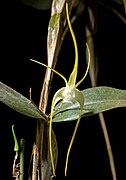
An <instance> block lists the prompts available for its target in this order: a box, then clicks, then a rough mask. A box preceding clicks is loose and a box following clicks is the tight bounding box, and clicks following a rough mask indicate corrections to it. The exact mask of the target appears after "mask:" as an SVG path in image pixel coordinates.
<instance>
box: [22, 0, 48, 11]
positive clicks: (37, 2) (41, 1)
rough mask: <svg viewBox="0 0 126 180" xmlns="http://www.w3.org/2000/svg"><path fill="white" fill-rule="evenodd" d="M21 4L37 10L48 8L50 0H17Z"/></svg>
mask: <svg viewBox="0 0 126 180" xmlns="http://www.w3.org/2000/svg"><path fill="white" fill-rule="evenodd" d="M19 1H21V2H22V3H23V4H25V5H27V6H30V7H33V8H35V9H39V10H46V9H50V7H51V0H19Z"/></svg>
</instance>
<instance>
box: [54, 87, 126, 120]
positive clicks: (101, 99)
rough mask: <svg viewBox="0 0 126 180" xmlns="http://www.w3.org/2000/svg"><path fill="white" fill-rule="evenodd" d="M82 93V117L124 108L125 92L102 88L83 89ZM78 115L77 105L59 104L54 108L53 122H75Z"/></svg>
mask: <svg viewBox="0 0 126 180" xmlns="http://www.w3.org/2000/svg"><path fill="white" fill-rule="evenodd" d="M82 93H83V94H84V109H83V112H82V117H83V116H91V115H94V114H98V113H100V112H104V111H107V110H111V109H113V108H119V107H126V90H120V89H115V88H112V87H104V86H102V87H94V88H89V89H85V90H83V91H82ZM79 113H80V108H79V104H78V103H74V104H71V103H63V104H62V102H60V103H58V104H57V106H56V108H55V113H54V115H53V122H61V121H72V120H76V119H77V118H78V116H79Z"/></svg>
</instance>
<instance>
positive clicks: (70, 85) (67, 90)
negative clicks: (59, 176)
mask: <svg viewBox="0 0 126 180" xmlns="http://www.w3.org/2000/svg"><path fill="white" fill-rule="evenodd" d="M66 16H67V22H68V26H69V29H70V32H71V36H72V39H73V43H74V48H75V64H74V68H73V71H72V73H71V74H70V77H69V81H67V80H66V78H65V77H64V76H63V75H62V74H60V73H59V72H57V71H56V70H54V69H52V68H51V67H49V66H48V65H45V64H43V63H41V62H38V61H36V60H33V59H31V61H34V62H36V63H38V64H41V65H43V66H45V67H47V68H49V69H51V70H52V71H53V72H54V73H56V74H58V75H59V76H60V77H61V78H62V79H63V80H64V81H65V85H66V86H65V87H62V88H61V89H59V90H58V91H57V92H56V93H55V94H54V96H53V99H52V105H51V113H50V121H49V123H50V124H49V141H50V142H49V146H50V159H51V163H52V171H53V175H54V176H55V165H54V158H53V150H52V142H51V139H52V135H51V134H52V121H53V112H54V108H55V105H56V104H57V103H58V102H59V101H60V100H62V102H63V103H66V102H69V103H70V102H71V103H72V104H74V103H77V102H78V104H79V105H80V114H79V118H78V120H77V123H76V126H75V129H74V132H73V135H72V138H71V142H70V145H69V148H68V151H67V157H66V165H65V176H66V173H67V165H68V158H69V153H70V150H71V147H72V144H73V140H74V138H75V135H76V131H77V128H78V125H79V122H80V119H81V113H82V110H83V106H84V95H83V93H82V92H81V91H80V90H78V89H77V87H78V86H79V85H80V84H81V82H82V81H83V80H84V79H85V77H86V76H87V73H88V71H89V67H90V50H89V47H88V44H87V43H86V47H87V52H88V65H87V69H86V72H85V75H84V76H83V78H82V79H81V80H80V81H79V82H78V83H77V84H76V77H77V71H78V48H77V43H76V38H75V35H74V32H73V29H72V26H71V23H70V19H69V13H68V3H66Z"/></svg>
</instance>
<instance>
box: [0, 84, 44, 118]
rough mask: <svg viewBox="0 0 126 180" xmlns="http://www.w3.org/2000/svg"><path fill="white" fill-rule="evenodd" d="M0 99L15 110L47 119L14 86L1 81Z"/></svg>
mask: <svg viewBox="0 0 126 180" xmlns="http://www.w3.org/2000/svg"><path fill="white" fill-rule="evenodd" d="M0 101H1V102H2V103H4V104H6V105H7V106H9V107H10V108H12V109H14V110H15V111H17V112H19V113H22V114H24V115H26V116H30V117H33V118H39V119H45V118H44V115H42V113H41V112H40V111H39V109H38V108H37V106H35V105H34V104H33V103H32V102H31V101H30V100H28V99H27V98H26V97H24V96H23V95H21V94H20V93H18V92H16V91H15V90H13V89H12V88H10V87H8V86H7V85H5V84H3V83H2V82H0Z"/></svg>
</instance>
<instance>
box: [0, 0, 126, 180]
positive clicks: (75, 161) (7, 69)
mask: <svg viewBox="0 0 126 180" xmlns="http://www.w3.org/2000/svg"><path fill="white" fill-rule="evenodd" d="M97 13H98V19H97V33H96V36H95V41H96V47H97V54H98V64H99V70H98V86H101V85H102V86H110V87H115V88H119V89H125V88H126V79H125V77H126V76H125V61H126V53H125V52H126V45H125V42H126V27H125V25H124V24H123V22H122V21H121V20H120V19H119V18H118V17H117V16H116V15H114V14H113V13H112V12H111V11H110V10H107V9H105V8H103V7H101V6H100V5H99V6H98V9H97ZM49 19H50V10H43V11H40V10H35V9H32V8H30V7H27V6H24V5H23V4H21V3H20V2H18V1H14V0H13V1H8V2H7V1H6V2H5V4H4V3H3V4H2V5H1V22H0V24H1V26H0V27H1V28H0V31H1V33H0V35H1V38H0V39H1V41H0V44H1V46H0V47H1V48H0V49H1V50H0V52H1V53H0V80H1V81H2V82H3V83H5V84H7V85H8V86H10V87H12V88H13V89H15V90H16V91H18V92H20V93H21V94H23V95H24V96H26V97H27V98H29V88H30V87H32V100H33V101H34V102H35V103H36V105H38V104H39V96H40V91H41V86H42V82H43V78H44V73H45V68H44V67H41V66H39V65H37V64H34V63H33V62H31V61H30V58H36V59H37V60H42V61H43V62H44V63H46V62H47V61H46V59H47V51H46V38H47V30H48V22H49ZM83 21H84V15H82V16H80V17H79V18H78V20H77V21H76V22H75V24H74V25H73V28H74V31H75V34H76V38H77V42H78V46H79V64H80V65H79V77H82V75H83V72H84V71H85V69H86V68H85V67H86V65H85V58H84V54H83V53H84V49H83V48H84V23H83ZM73 58H74V50H73V49H72V40H71V37H70V36H69V33H68V34H67V35H66V38H65V40H64V43H63V46H62V49H61V52H60V55H59V59H58V63H57V66H56V69H57V70H58V71H59V72H61V73H62V74H63V75H64V76H65V77H67V78H68V77H69V74H70V72H71V70H72V65H71V63H72V62H73ZM82 67H84V68H83V69H82ZM57 82H58V83H57ZM63 83H64V82H63V81H62V80H61V79H60V78H59V77H57V76H56V75H54V80H53V84H52V91H51V94H50V100H49V107H50V102H51V97H52V95H53V94H54V92H55V91H56V90H58V88H60V87H62V86H63V85H64V84H63ZM88 87H91V84H90V79H89V77H87V78H86V80H85V81H84V82H83V83H82V85H81V86H80V89H85V88H88ZM48 111H49V109H48ZM125 112H126V109H125V108H119V109H113V110H111V111H108V112H105V113H104V116H105V120H106V125H107V128H108V133H109V136H110V141H111V145H112V149H113V155H114V159H115V166H116V171H117V179H118V180H126V171H125V169H126V153H125V152H126V142H125V137H126V130H125V127H126V126H125V120H126V113H125ZM75 123H76V122H62V123H54V124H53V128H54V132H55V134H56V137H57V142H58V147H59V159H58V164H57V170H56V174H57V177H56V178H55V179H58V180H59V179H73V178H77V179H87V180H91V179H97V180H101V179H102V180H112V176H111V170H110V166H109V160H108V155H107V150H106V146H105V141H104V137H103V133H102V129H101V126H100V122H99V119H98V116H97V115H95V116H92V117H86V118H84V119H82V120H81V123H80V126H79V129H78V132H77V136H76V139H75V141H74V144H73V147H72V151H71V153H70V159H69V165H68V176H67V178H65V177H64V165H65V157H66V152H67V148H68V145H69V142H70V139H71V135H72V132H73V129H74V126H75ZM12 124H14V125H15V131H16V134H17V137H18V139H19V140H20V139H21V138H24V139H25V141H26V145H25V146H26V147H25V149H26V153H25V157H26V166H25V172H26V174H27V168H28V163H29V158H30V154H31V149H32V144H33V142H34V137H35V125H36V122H35V120H34V119H32V118H28V117H25V116H23V115H20V114H19V113H17V112H15V111H13V110H11V109H10V108H8V107H6V106H5V105H3V104H0V179H2V180H10V179H12V177H11V176H12V174H11V171H12V164H13V158H14V152H13V145H14V142H13V137H12V133H11V126H12Z"/></svg>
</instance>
